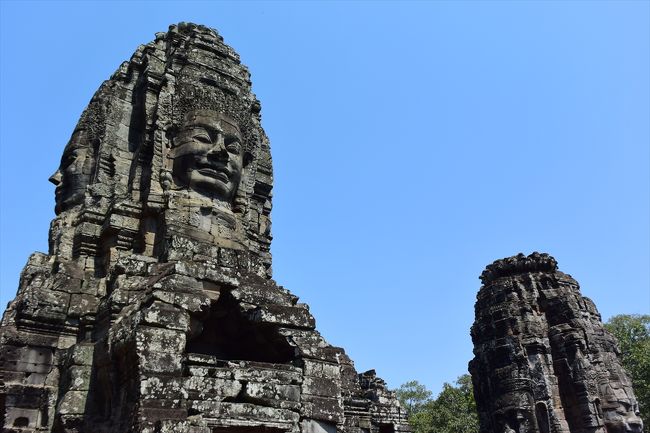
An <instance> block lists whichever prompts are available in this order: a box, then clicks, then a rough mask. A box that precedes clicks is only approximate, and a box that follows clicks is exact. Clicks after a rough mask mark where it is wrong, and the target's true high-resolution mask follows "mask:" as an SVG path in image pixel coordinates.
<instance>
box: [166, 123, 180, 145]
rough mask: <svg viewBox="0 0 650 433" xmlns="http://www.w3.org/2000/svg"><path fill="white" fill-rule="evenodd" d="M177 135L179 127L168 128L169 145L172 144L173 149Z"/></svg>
mask: <svg viewBox="0 0 650 433" xmlns="http://www.w3.org/2000/svg"><path fill="white" fill-rule="evenodd" d="M176 134H178V126H176V125H172V126H170V127H169V128H167V131H165V135H166V136H167V140H169V143H170V144H171V146H172V147H174V137H176Z"/></svg>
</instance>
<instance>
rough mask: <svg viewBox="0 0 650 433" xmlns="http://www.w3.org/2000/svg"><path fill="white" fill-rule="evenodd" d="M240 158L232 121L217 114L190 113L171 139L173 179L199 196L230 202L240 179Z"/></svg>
mask: <svg viewBox="0 0 650 433" xmlns="http://www.w3.org/2000/svg"><path fill="white" fill-rule="evenodd" d="M243 155H244V151H243V142H242V137H241V132H240V131H239V127H238V126H237V124H236V123H235V121H234V120H232V119H230V118H229V117H227V116H225V115H223V114H221V113H218V112H216V111H211V110H195V111H191V112H190V113H188V114H187V116H185V121H184V122H183V125H182V126H181V129H180V131H179V132H178V134H176V137H174V169H173V173H174V177H175V178H176V180H177V182H178V183H179V184H180V185H182V186H185V187H188V188H190V189H191V190H194V191H196V192H199V193H200V194H203V195H206V196H208V197H211V198H218V199H221V200H226V201H232V199H233V197H234V196H235V193H236V192H237V188H238V187H239V181H240V180H241V172H242V167H243V159H244V157H243Z"/></svg>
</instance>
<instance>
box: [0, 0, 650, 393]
mask: <svg viewBox="0 0 650 433" xmlns="http://www.w3.org/2000/svg"><path fill="white" fill-rule="evenodd" d="M179 21H193V22H197V23H202V24H205V25H207V26H210V27H214V28H217V29H218V30H219V32H220V33H221V34H222V35H223V36H224V37H225V40H226V42H227V43H228V44H230V45H232V46H233V47H234V48H235V49H236V50H237V51H238V52H239V53H240V54H241V57H242V60H243V62H244V63H245V64H247V65H248V66H249V68H250V70H251V72H252V76H253V87H254V90H255V92H256V94H257V95H258V97H259V99H260V100H261V102H262V114H263V125H264V127H265V129H266V131H267V133H268V135H269V137H270V138H271V144H272V151H273V157H274V164H275V174H276V176H275V190H274V194H275V201H274V209H273V214H272V215H273V223H274V224H273V234H274V236H275V240H274V243H273V254H274V271H275V278H276V280H277V281H278V282H279V283H280V284H282V285H284V286H285V287H287V288H288V289H290V290H291V291H293V292H294V293H296V294H297V295H299V296H300V297H301V298H302V300H303V301H305V302H307V303H309V304H310V306H311V309H312V312H313V314H314V315H315V317H316V319H317V324H318V327H319V329H320V331H321V332H322V333H323V334H324V335H325V337H326V338H327V339H328V340H329V341H330V342H331V343H332V344H335V345H339V346H343V347H345V348H346V350H347V352H348V353H349V354H350V355H351V356H352V358H353V359H354V360H355V361H356V365H357V368H358V369H359V370H360V371H362V370H364V369H369V368H376V369H377V371H378V373H379V374H380V375H381V376H382V377H384V378H385V379H386V380H387V381H388V383H389V385H390V386H391V387H397V386H399V385H400V384H401V383H403V382H405V381H407V380H409V379H418V380H420V381H421V382H423V383H424V384H426V385H427V386H428V387H429V388H431V389H433V390H434V391H438V390H439V389H440V388H441V386H442V383H443V382H445V381H453V380H454V379H455V378H456V377H457V376H459V375H461V374H463V373H465V372H466V367H467V362H468V361H469V359H470V358H471V357H472V353H471V350H472V345H471V341H470V337H469V327H470V325H471V323H472V321H473V307H474V300H475V296H476V292H477V290H478V288H479V285H480V284H479V280H478V278H477V277H478V276H479V274H480V273H481V271H482V270H483V268H484V267H485V265H487V264H489V263H491V262H492V261H493V260H495V259H498V258H501V257H505V256H510V255H513V254H516V253H518V252H520V251H521V252H525V253H530V252H532V251H535V250H538V251H544V252H548V253H551V254H552V255H554V256H555V257H556V258H557V259H558V261H559V263H560V268H561V269H562V270H563V271H565V272H567V273H570V274H572V275H573V276H574V277H575V278H576V279H577V280H578V281H579V282H580V283H581V285H582V292H583V294H584V295H586V296H589V297H591V298H592V299H594V301H595V302H596V304H597V306H598V308H599V309H600V311H601V313H602V315H603V317H604V318H605V319H607V318H609V317H610V316H612V315H614V314H619V313H650V270H649V267H650V168H649V165H650V126H649V122H650V120H649V119H650V89H649V84H650V83H649V81H650V78H649V77H650V67H649V63H650V30H649V29H650V22H649V21H650V3H649V2H647V1H646V2H642V1H634V2H622V1H616V2H602V1H598V2H587V1H580V2H496V3H494V2H468V3H461V2H453V3H443V2H431V3H425V2H414V3H402V2H401V3H388V2H378V3H372V2H359V3H343V2H340V3H339V2H326V3H315V2H304V3H299V2H287V3H273V2H254V3H242V2H237V3H215V2H197V3H192V2H183V3H174V2H161V3H154V2H120V3H109V2H96V3H94V2H71V3H65V2H54V1H47V2H41V3H35V2H25V1H22V2H6V1H3V2H2V3H1V23H0V28H1V30H0V32H1V56H2V57H1V63H0V72H1V76H0V81H1V83H0V84H1V98H0V109H1V111H0V115H1V119H0V120H1V128H0V134H1V135H0V139H1V141H0V143H1V162H0V192H1V196H0V204H1V216H0V236H1V238H0V242H1V243H0V258H1V268H0V270H1V282H0V288H1V290H2V293H1V303H2V305H5V304H6V302H7V301H8V300H9V299H10V298H12V297H13V296H14V293H15V290H16V287H17V282H18V275H19V272H20V269H21V268H22V266H23V265H24V264H25V262H26V260H27V257H28V255H29V254H30V253H31V252H33V251H36V250H38V251H47V231H48V225H49V221H50V220H51V219H52V217H53V216H54V213H53V208H54V187H53V186H52V185H51V184H49V183H48V182H47V178H48V177H49V175H50V174H51V173H52V172H54V170H55V169H56V168H57V166H58V163H59V158H60V155H61V153H62V150H63V147H64V145H65V144H66V142H67V140H68V138H69V136H70V134H71V132H72V130H73V128H74V126H75V124H76V122H77V120H78V118H79V115H80V114H81V112H82V110H83V109H84V107H85V106H86V104H87V103H88V101H89V100H90V98H91V96H92V94H93V93H94V92H95V90H96V89H97V87H98V86H99V85H100V83H101V82H102V81H103V80H104V79H107V78H108V77H109V76H110V75H111V74H112V73H113V71H114V70H115V69H116V68H117V67H118V65H119V64H120V63H121V62H122V61H123V60H126V59H128V58H129V57H130V56H131V54H132V53H133V51H134V50H135V48H136V47H137V46H138V45H139V44H141V43H146V42H148V41H150V40H152V39H153V38H154V33H156V32H159V31H165V30H166V29H167V26H168V25H169V24H171V23H176V22H179Z"/></svg>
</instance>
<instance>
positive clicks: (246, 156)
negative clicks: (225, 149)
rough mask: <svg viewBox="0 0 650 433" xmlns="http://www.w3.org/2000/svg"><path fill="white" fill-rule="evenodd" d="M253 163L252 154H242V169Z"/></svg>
mask: <svg viewBox="0 0 650 433" xmlns="http://www.w3.org/2000/svg"><path fill="white" fill-rule="evenodd" d="M251 162H253V154H252V153H251V152H244V167H246V166H247V165H248V164H250V163H251Z"/></svg>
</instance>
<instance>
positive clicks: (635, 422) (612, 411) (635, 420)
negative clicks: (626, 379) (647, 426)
mask: <svg viewBox="0 0 650 433" xmlns="http://www.w3.org/2000/svg"><path fill="white" fill-rule="evenodd" d="M602 410H603V413H604V417H605V426H606V427H607V432H608V433H642V432H643V421H642V420H641V418H640V417H639V405H638V403H637V402H636V401H630V400H629V399H627V398H619V399H618V400H617V399H616V397H610V399H609V401H606V402H605V403H604V404H603V409H602Z"/></svg>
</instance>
